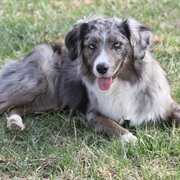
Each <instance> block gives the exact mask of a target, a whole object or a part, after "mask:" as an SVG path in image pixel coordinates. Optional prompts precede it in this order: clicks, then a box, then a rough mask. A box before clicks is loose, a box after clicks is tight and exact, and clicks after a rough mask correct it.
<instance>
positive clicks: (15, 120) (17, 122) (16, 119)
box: [7, 114, 25, 131]
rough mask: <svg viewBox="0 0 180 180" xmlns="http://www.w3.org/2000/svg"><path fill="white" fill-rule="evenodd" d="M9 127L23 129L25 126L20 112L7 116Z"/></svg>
mask: <svg viewBox="0 0 180 180" xmlns="http://www.w3.org/2000/svg"><path fill="white" fill-rule="evenodd" d="M7 127H8V128H9V129H13V130H18V131H19V130H20V131H22V130H23V129H24V128H25V126H24V124H23V122H22V118H21V117H20V116H19V115H18V114H13V115H12V116H10V117H8V118H7Z"/></svg>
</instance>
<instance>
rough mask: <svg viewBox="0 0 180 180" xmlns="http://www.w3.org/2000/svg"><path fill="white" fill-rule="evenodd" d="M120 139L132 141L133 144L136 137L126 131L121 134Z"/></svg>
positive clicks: (126, 141)
mask: <svg viewBox="0 0 180 180" xmlns="http://www.w3.org/2000/svg"><path fill="white" fill-rule="evenodd" d="M122 140H123V142H124V143H132V144H133V145H135V144H136V143H137V140H138V139H137V137H136V136H134V135H133V134H132V133H127V134H124V135H122Z"/></svg>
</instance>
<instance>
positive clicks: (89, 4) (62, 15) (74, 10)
mask: <svg viewBox="0 0 180 180" xmlns="http://www.w3.org/2000/svg"><path fill="white" fill-rule="evenodd" d="M179 9H180V3H179V2H178V1H176V0H171V1H170V0H163V1H158V0H152V1H148V0H145V1H144V0H139V1H133V0H129V1H127V2H126V1H123V0H107V1H103V0H96V1H93V0H85V1H83V0H81V1H78V0H73V1H70V0H64V1H58V0H38V1H35V0H31V1H30V0H2V1H1V3H0V37H1V40H0V66H3V64H4V63H5V61H6V60H8V59H10V58H13V59H18V60H19V59H22V58H23V56H24V55H26V54H27V53H28V52H29V51H30V50H32V49H33V48H34V46H35V45H37V44H39V43H44V42H59V41H62V40H63V38H64V36H65V34H66V33H67V31H68V29H69V28H70V27H71V26H72V24H73V23H75V22H76V21H77V20H78V19H80V18H82V17H83V16H85V15H88V14H91V13H101V14H106V15H108V16H114V15H115V16H117V17H120V18H121V17H129V16H131V17H133V18H135V19H137V20H138V21H140V22H142V23H143V24H145V25H147V26H148V27H149V28H151V29H152V31H153V32H154V34H155V36H156V39H157V45H156V48H155V50H154V56H155V57H156V59H157V60H158V61H159V62H160V63H161V65H162V66H163V68H164V69H165V70H166V72H167V74H168V77H169V79H170V81H171V84H172V89H173V92H174V95H173V96H174V99H175V100H176V101H178V102H180V72H179V70H180V51H179V49H180V36H179V35H180V21H179V17H180V11H179ZM68 114H69V113H68V112H46V113H42V114H41V115H39V116H34V117H26V118H25V125H26V129H25V131H23V132H13V131H9V130H8V129H7V128H6V120H5V119H6V116H7V114H4V115H2V116H1V117H0V175H1V176H0V179H3V180H4V179H18V180H19V179H33V180H34V179H43V178H44V179H45V178H48V179H78V180H79V179H102V180H104V179H123V180H124V179H127V180H132V179H138V180H140V179H166V180H167V179H173V180H176V179H180V136H179V133H180V130H179V129H176V128H168V127H167V126H165V125H163V124H157V125H156V126H154V125H146V126H141V127H139V128H137V129H132V130H131V131H132V132H133V133H135V134H136V136H137V137H138V139H139V140H138V144H137V146H135V147H134V146H131V145H127V146H122V143H121V141H120V140H119V139H112V140H111V141H109V140H108V139H107V138H106V137H105V136H103V135H100V134H97V133H96V132H95V131H94V130H93V129H92V128H91V127H90V126H89V125H87V124H84V123H83V122H82V121H80V120H79V119H76V120H74V121H73V123H71V125H69V121H68Z"/></svg>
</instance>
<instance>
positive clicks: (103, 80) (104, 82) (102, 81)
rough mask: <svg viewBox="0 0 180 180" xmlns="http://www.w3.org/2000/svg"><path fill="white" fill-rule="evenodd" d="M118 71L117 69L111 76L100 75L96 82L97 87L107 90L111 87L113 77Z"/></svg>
mask: <svg viewBox="0 0 180 180" xmlns="http://www.w3.org/2000/svg"><path fill="white" fill-rule="evenodd" d="M118 73H119V71H117V72H116V73H115V74H114V75H113V76H111V77H100V78H98V79H97V83H98V87H99V89H101V90H102V91H107V90H108V89H109V88H110V87H111V85H112V83H113V81H114V79H115V78H116V76H117V75H118Z"/></svg>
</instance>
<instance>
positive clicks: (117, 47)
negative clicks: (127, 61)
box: [113, 42, 121, 49]
mask: <svg viewBox="0 0 180 180" xmlns="http://www.w3.org/2000/svg"><path fill="white" fill-rule="evenodd" d="M113 47H114V48H115V49H120V48H121V43H120V42H115V43H114V44H113Z"/></svg>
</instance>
